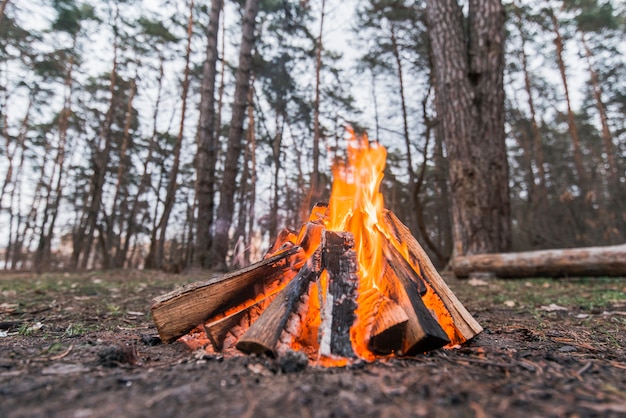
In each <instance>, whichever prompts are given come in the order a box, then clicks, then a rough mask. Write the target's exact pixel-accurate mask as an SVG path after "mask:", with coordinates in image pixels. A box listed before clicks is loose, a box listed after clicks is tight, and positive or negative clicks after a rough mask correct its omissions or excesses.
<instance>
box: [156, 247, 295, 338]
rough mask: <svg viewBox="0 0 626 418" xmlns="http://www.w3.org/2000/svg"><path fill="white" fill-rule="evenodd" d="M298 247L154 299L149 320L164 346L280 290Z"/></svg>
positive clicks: (290, 272)
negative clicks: (215, 318)
mask: <svg viewBox="0 0 626 418" xmlns="http://www.w3.org/2000/svg"><path fill="white" fill-rule="evenodd" d="M301 251H302V250H301V248H300V247H292V248H289V249H287V250H285V251H284V252H282V253H279V254H277V255H275V256H273V257H270V258H267V259H265V260H262V261H259V262H258V263H255V264H252V265H250V266H248V267H246V268H243V269H241V270H237V271H235V272H233V273H230V274H226V275H224V276H222V277H220V278H213V279H210V280H207V281H201V282H196V283H192V284H190V285H188V286H185V287H182V288H181V289H176V290H174V291H172V292H170V293H167V294H165V295H162V296H160V297H157V298H155V299H154V302H155V303H154V304H153V305H152V319H153V320H154V322H155V324H156V326H157V329H158V331H159V336H160V337H161V339H162V340H163V341H165V342H171V341H174V340H175V339H176V338H178V337H180V336H182V335H184V334H185V333H187V332H189V331H190V330H191V329H193V328H195V327H196V326H198V325H199V324H201V323H203V322H204V321H205V320H206V319H207V318H211V317H212V316H214V315H216V314H219V313H221V312H226V311H228V310H229V309H231V308H233V307H241V305H242V304H246V302H247V305H244V306H243V308H241V309H239V310H240V311H241V310H243V309H245V308H247V307H249V306H252V305H254V304H255V303H256V302H258V301H259V300H261V299H264V298H266V297H269V296H272V295H274V294H276V293H278V291H280V290H281V289H282V287H283V286H284V285H285V284H286V283H287V282H289V280H290V279H291V278H292V277H293V276H294V275H295V274H296V272H294V271H293V270H292V269H291V264H292V261H293V258H294V256H296V255H297V254H298V253H299V252H301Z"/></svg>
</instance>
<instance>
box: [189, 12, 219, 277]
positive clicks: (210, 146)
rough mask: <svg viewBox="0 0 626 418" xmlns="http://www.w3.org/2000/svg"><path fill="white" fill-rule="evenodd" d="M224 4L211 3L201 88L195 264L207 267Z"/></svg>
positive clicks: (211, 219)
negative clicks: (221, 16)
mask: <svg viewBox="0 0 626 418" xmlns="http://www.w3.org/2000/svg"><path fill="white" fill-rule="evenodd" d="M222 8H223V4H222V0H214V1H212V2H211V11H210V14H209V26H208V28H207V31H206V38H207V49H206V58H205V61H204V65H203V72H202V85H201V88H200V117H199V118H200V120H199V123H198V125H199V127H198V137H197V144H198V153H197V155H196V159H195V168H196V176H197V180H196V199H197V202H198V207H197V214H196V225H195V227H196V237H197V241H196V249H195V255H194V256H195V264H196V265H198V266H200V267H208V266H209V265H210V264H211V263H210V259H209V256H210V248H211V243H212V241H211V239H212V233H211V228H212V226H213V215H214V212H215V180H216V176H215V165H216V163H217V148H218V141H217V134H216V129H215V125H216V124H215V83H216V78H217V39H218V36H217V35H218V31H219V22H220V15H221V12H222Z"/></svg>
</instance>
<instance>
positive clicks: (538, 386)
mask: <svg viewBox="0 0 626 418" xmlns="http://www.w3.org/2000/svg"><path fill="white" fill-rule="evenodd" d="M208 277H209V274H208V273H206V272H195V273H194V272H189V273H185V274H181V275H167V274H164V273H160V272H149V271H144V272H139V271H112V272H89V273H82V274H62V273H59V274H46V275H33V274H8V273H4V274H2V275H0V399H1V400H2V401H1V402H0V416H1V417H31V416H50V417H57V416H59V417H94V416H95V417H99V416H103V417H104V416H106V417H109V416H124V417H129V416H150V417H161V416H162V417H170V416H179V415H180V416H183V415H184V416H189V417H196V416H197V417H206V416H215V417H225V416H236V417H291V416H293V417H351V416H357V417H396V416H398V417H413V416H415V417H423V416H426V417H447V416H450V417H471V416H474V417H486V416H506V417H517V416H523V417H528V416H546V417H547V416H559V417H560V416H571V417H587V416H602V417H607V416H608V417H611V416H614V417H617V416H622V417H623V416H626V389H625V388H626V331H625V329H626V280H624V279H623V278H622V279H620V278H617V279H610V278H586V279H564V280H551V279H527V280H515V281H504V280H498V279H489V280H482V279H476V278H475V279H472V280H470V281H457V280H455V279H453V278H446V280H447V281H448V283H449V284H450V286H451V288H452V289H453V291H454V292H455V293H456V294H457V296H458V297H459V299H460V300H461V301H462V302H463V303H464V304H465V306H466V307H467V308H468V309H469V311H470V312H472V313H473V314H474V316H475V317H476V319H477V320H478V321H479V322H480V323H481V324H482V325H483V327H484V328H485V331H484V332H483V333H481V334H480V335H478V336H477V337H476V338H475V339H474V340H473V341H471V342H470V343H468V344H467V345H465V346H463V347H460V348H456V349H447V350H436V351H434V352H430V353H428V354H425V355H420V356H417V357H414V358H407V359H393V360H389V361H379V362H375V363H369V364H366V363H358V364H355V365H352V366H350V367H345V368H331V369H324V368H315V367H306V368H304V369H303V370H302V368H299V367H290V365H289V364H287V365H285V364H284V363H283V364H281V363H280V362H278V361H276V360H272V359H268V358H264V357H252V356H244V355H242V356H238V357H232V358H225V357H222V356H209V355H207V354H203V353H194V352H191V351H190V350H189V349H188V348H187V347H186V346H185V345H184V344H182V343H180V342H175V343H173V344H163V343H161V341H160V340H159V338H158V335H157V332H156V329H155V327H154V324H153V323H152V321H151V319H150V315H149V310H150V305H151V299H152V298H153V297H155V296H157V295H160V294H163V293H166V292H168V291H170V290H172V289H173V288H175V287H177V286H179V285H181V284H184V283H189V282H191V281H194V280H200V279H206V278H208Z"/></svg>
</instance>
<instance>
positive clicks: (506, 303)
mask: <svg viewBox="0 0 626 418" xmlns="http://www.w3.org/2000/svg"><path fill="white" fill-rule="evenodd" d="M504 305H505V306H508V307H509V308H512V307H514V306H515V301H514V300H505V301H504Z"/></svg>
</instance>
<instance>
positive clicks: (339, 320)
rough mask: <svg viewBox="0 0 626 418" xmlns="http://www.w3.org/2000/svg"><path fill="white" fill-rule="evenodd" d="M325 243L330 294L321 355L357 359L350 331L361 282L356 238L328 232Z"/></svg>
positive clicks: (324, 251)
mask: <svg viewBox="0 0 626 418" xmlns="http://www.w3.org/2000/svg"><path fill="white" fill-rule="evenodd" d="M323 243H324V248H323V265H324V268H325V271H326V272H327V273H328V290H327V293H326V299H325V302H324V306H323V310H322V325H321V338H320V340H321V341H320V354H322V355H325V356H341V357H345V358H353V357H355V354H354V350H353V349H352V342H351V341H350V327H352V324H353V323H354V320H355V319H356V315H355V313H354V310H355V309H356V307H357V303H356V290H357V286H358V282H359V278H358V276H357V274H356V272H357V268H358V267H357V259H356V253H355V252H354V236H353V235H352V234H351V233H350V232H332V231H325V233H324V240H323Z"/></svg>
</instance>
